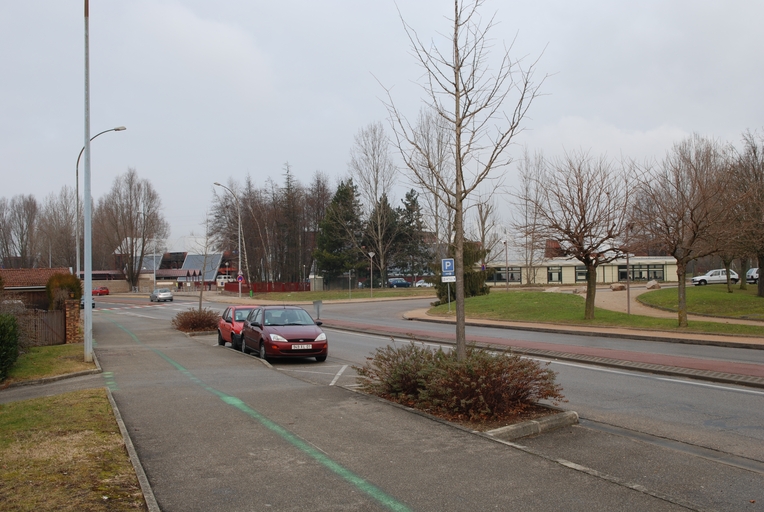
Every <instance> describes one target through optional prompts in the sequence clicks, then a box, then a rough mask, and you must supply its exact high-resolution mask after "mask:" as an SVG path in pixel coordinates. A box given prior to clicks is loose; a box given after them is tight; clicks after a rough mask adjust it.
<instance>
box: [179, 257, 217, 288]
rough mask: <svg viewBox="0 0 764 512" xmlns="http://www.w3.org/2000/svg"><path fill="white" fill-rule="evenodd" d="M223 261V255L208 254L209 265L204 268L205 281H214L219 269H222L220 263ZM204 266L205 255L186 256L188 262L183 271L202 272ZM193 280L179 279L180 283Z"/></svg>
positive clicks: (185, 263) (184, 264)
mask: <svg viewBox="0 0 764 512" xmlns="http://www.w3.org/2000/svg"><path fill="white" fill-rule="evenodd" d="M222 260H223V255H222V254H208V255H207V264H206V265H205V268H204V281H205V282H207V281H214V280H215V277H217V275H218V269H219V268H220V262H221V261H222ZM202 265H204V254H189V255H187V256H186V260H185V261H184V262H183V267H182V268H183V270H196V271H197V272H199V271H201V270H202ZM186 280H192V279H189V278H185V277H179V278H178V281H186Z"/></svg>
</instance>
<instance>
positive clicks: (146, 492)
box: [104, 387, 161, 512]
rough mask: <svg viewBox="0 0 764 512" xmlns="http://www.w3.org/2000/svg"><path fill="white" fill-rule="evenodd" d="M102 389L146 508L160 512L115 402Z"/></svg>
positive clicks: (153, 511)
mask: <svg viewBox="0 0 764 512" xmlns="http://www.w3.org/2000/svg"><path fill="white" fill-rule="evenodd" d="M104 389H106V395H107V396H108V397H109V403H110V404H111V410H112V412H113V413H114V418H115V419H116V421H117V425H118V426H119V431H120V433H121V434H122V440H123V441H124V443H125V449H127V454H128V456H129V457H130V463H131V464H132V465H133V469H134V470H135V475H136V476H137V477H138V484H139V485H140V486H141V492H142V493H143V499H144V500H145V501H146V507H147V508H148V510H149V512H161V510H160V508H159V504H158V503H157V500H156V497H155V496H154V490H153V489H152V488H151V484H150V483H149V479H148V477H147V476H146V472H145V471H144V470H143V464H141V459H140V458H138V452H136V451H135V446H134V445H133V440H132V439H131V438H130V433H129V432H128V431H127V427H126V426H125V422H124V421H122V415H121V414H120V412H119V408H118V407H117V402H115V401H114V396H113V395H112V394H111V390H110V389H109V388H108V387H106V388H104Z"/></svg>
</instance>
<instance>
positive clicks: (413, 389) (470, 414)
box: [354, 343, 564, 421]
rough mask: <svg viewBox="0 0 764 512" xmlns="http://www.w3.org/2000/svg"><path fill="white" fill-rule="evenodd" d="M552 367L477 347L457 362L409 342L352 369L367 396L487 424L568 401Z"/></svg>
mask: <svg viewBox="0 0 764 512" xmlns="http://www.w3.org/2000/svg"><path fill="white" fill-rule="evenodd" d="M548 366H549V363H547V364H546V365H542V364H541V363H538V362H536V361H533V360H530V359H523V358H521V357H520V356H518V355H515V354H506V353H502V354H494V353H491V352H488V351H487V350H484V349H479V348H476V347H474V346H470V347H468V348H467V357H466V358H465V359H464V360H463V361H458V360H457V358H456V351H450V352H448V353H446V352H444V351H443V350H442V349H440V348H438V349H437V350H431V349H429V348H427V347H425V346H417V345H415V344H414V343H409V344H406V345H403V346H401V347H395V346H390V345H388V346H386V347H384V348H380V349H377V351H376V353H375V354H374V356H373V357H370V358H367V361H366V364H364V366H362V367H354V368H355V370H356V371H357V372H358V375H359V383H360V384H361V388H362V389H363V390H364V391H366V392H367V393H371V394H374V395H377V396H381V397H383V398H387V399H390V400H393V401H396V402H399V403H405V404H406V405H410V406H412V407H415V408H417V409H421V410H425V411H429V412H432V413H434V414H439V415H444V416H446V417H450V418H455V419H466V420H469V421H488V420H498V419H502V418H505V417H509V416H513V415H515V414H519V413H521V412H523V411H524V410H525V409H527V408H529V407H531V406H533V405H535V404H536V403H537V402H538V401H540V400H552V401H553V402H554V403H557V402H560V401H564V397H563V395H562V387H561V386H560V385H559V384H555V377H556V374H555V372H554V371H552V370H551V369H549V368H548Z"/></svg>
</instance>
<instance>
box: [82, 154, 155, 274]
mask: <svg viewBox="0 0 764 512" xmlns="http://www.w3.org/2000/svg"><path fill="white" fill-rule="evenodd" d="M161 210H162V200H161V199H160V198H159V194H158V193H157V192H156V191H155V190H154V187H152V186H151V183H150V182H149V181H148V180H145V179H143V180H142V179H140V178H139V177H138V173H137V172H136V171H135V169H128V170H127V172H126V173H125V174H122V175H120V176H117V177H116V178H115V179H114V183H113V184H112V187H111V190H110V191H109V192H108V193H107V194H106V195H105V196H104V197H102V198H101V199H99V200H98V205H97V207H96V209H95V213H94V219H95V220H94V224H96V223H97V224H100V229H99V232H100V233H102V236H104V237H105V239H106V243H107V244H108V246H109V247H113V248H114V252H115V253H116V254H117V255H118V256H119V257H121V258H123V259H122V261H121V262H120V266H121V267H122V269H123V270H124V272H125V275H126V276H127V281H128V282H129V283H130V285H131V286H137V285H138V276H139V274H140V271H141V268H140V267H141V263H142V262H143V257H144V256H145V254H146V249H147V247H148V242H149V240H152V239H160V238H166V237H167V234H168V232H169V226H168V224H167V221H166V220H165V219H164V216H163V215H162V212H161Z"/></svg>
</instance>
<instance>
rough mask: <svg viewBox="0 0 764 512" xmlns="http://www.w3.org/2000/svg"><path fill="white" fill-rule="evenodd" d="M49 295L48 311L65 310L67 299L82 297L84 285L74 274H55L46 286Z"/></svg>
mask: <svg viewBox="0 0 764 512" xmlns="http://www.w3.org/2000/svg"><path fill="white" fill-rule="evenodd" d="M45 293H46V294H47V295H48V309H63V308H64V301H65V300H67V299H70V298H71V299H74V300H79V299H80V297H82V283H81V282H80V280H79V278H78V277H77V276H75V275H74V274H53V275H52V276H50V279H48V284H46V285H45Z"/></svg>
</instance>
